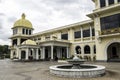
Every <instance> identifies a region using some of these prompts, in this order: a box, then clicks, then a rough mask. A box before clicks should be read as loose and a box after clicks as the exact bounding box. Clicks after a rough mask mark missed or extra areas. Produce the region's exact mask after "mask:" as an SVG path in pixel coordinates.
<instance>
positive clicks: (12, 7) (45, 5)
mask: <svg viewBox="0 0 120 80" xmlns="http://www.w3.org/2000/svg"><path fill="white" fill-rule="evenodd" d="M94 6H95V5H94V3H93V2H92V0H0V45H11V40H10V39H9V37H10V36H12V30H11V28H12V27H13V25H14V22H15V21H16V20H18V19H20V18H21V15H22V13H25V15H26V19H28V20H29V21H30V22H31V23H32V25H33V28H34V33H38V32H41V31H45V30H48V29H53V28H57V27H61V26H64V25H68V24H73V23H76V22H80V21H84V20H88V19H89V18H88V17H87V16H86V15H87V14H89V13H92V10H94Z"/></svg>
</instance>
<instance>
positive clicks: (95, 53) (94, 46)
mask: <svg viewBox="0 0 120 80" xmlns="http://www.w3.org/2000/svg"><path fill="white" fill-rule="evenodd" d="M94 54H96V46H95V45H94Z"/></svg>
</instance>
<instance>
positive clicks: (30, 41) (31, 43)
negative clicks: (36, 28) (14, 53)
mask: <svg viewBox="0 0 120 80" xmlns="http://www.w3.org/2000/svg"><path fill="white" fill-rule="evenodd" d="M22 45H37V44H36V42H35V41H33V40H30V39H28V40H26V41H24V42H22Z"/></svg>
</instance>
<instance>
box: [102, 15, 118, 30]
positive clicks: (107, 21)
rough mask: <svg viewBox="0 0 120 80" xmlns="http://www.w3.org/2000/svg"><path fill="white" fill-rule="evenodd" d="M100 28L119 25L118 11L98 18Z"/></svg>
mask: <svg viewBox="0 0 120 80" xmlns="http://www.w3.org/2000/svg"><path fill="white" fill-rule="evenodd" d="M100 24H101V30H106V29H113V28H117V27H120V13H119V14H115V15H111V16H107V17H103V18H100Z"/></svg>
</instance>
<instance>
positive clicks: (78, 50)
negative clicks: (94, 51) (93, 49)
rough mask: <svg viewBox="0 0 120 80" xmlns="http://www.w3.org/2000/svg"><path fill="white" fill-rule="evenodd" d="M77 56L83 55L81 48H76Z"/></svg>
mask: <svg viewBox="0 0 120 80" xmlns="http://www.w3.org/2000/svg"><path fill="white" fill-rule="evenodd" d="M75 50H76V53H77V54H81V48H80V46H76V48H75Z"/></svg>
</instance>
